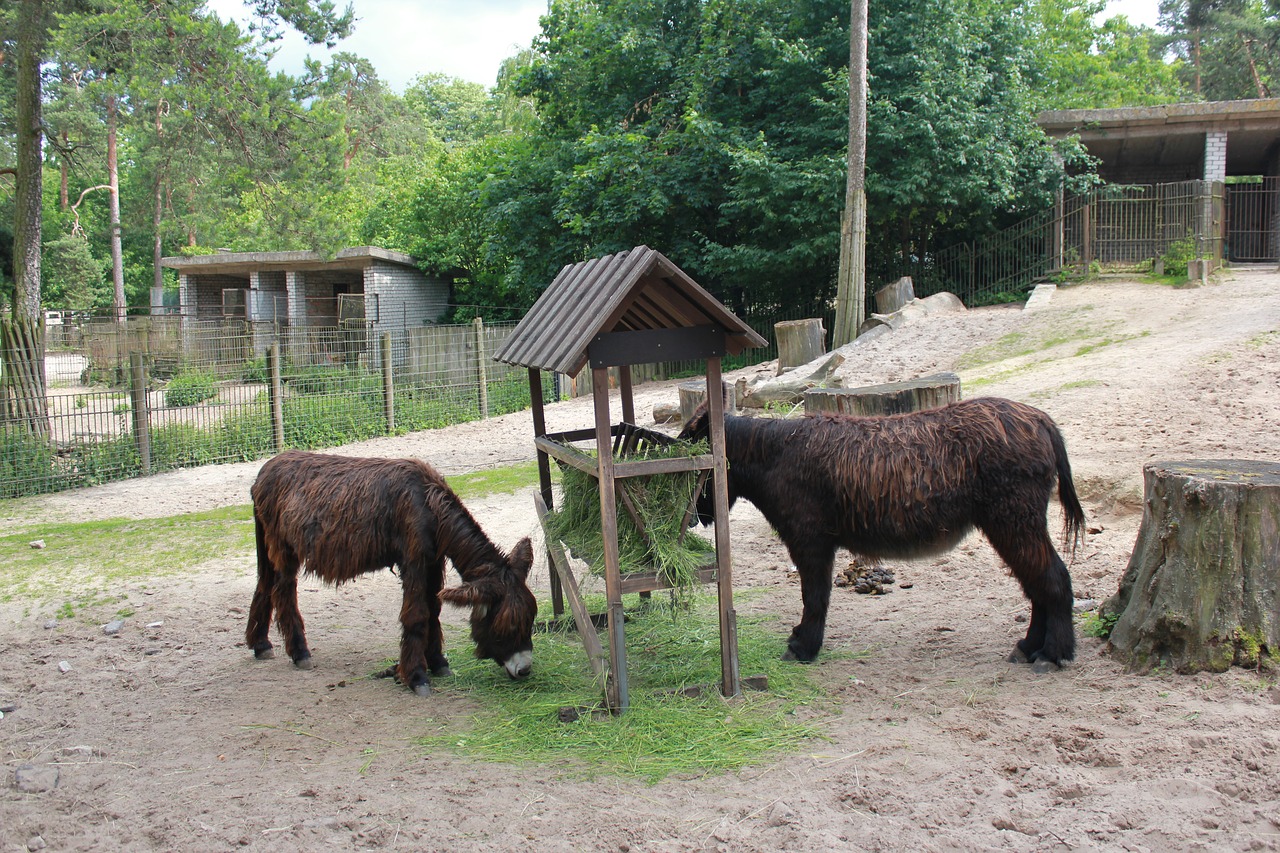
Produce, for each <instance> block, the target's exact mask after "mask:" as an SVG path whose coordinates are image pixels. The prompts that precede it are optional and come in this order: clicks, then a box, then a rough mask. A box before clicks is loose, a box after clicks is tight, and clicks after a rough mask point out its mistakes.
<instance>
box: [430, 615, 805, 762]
mask: <svg viewBox="0 0 1280 853" xmlns="http://www.w3.org/2000/svg"><path fill="white" fill-rule="evenodd" d="M627 598H628V603H629V608H628V614H629V619H628V621H627V625H626V640H627V650H628V667H627V676H628V684H629V687H630V699H631V707H630V709H629V710H628V711H627V712H626V713H625V714H622V715H621V716H618V717H611V716H609V715H608V714H591V713H585V712H584V713H582V714H581V716H579V718H578V719H577V720H576V721H574V722H569V723H562V722H560V721H559V717H558V711H559V709H560V708H561V707H565V706H573V707H583V706H587V707H591V706H594V707H597V708H598V707H599V706H600V704H601V703H602V701H603V698H602V695H601V691H600V689H599V687H598V686H597V685H596V684H595V683H594V680H593V677H592V674H591V670H590V667H589V666H588V665H587V659H586V655H585V653H584V652H583V650H582V643H581V641H580V640H579V638H578V635H577V634H576V632H567V633H566V632H555V633H542V634H537V635H535V636H534V653H533V656H534V663H533V666H534V674H533V676H532V677H531V678H530V679H529V680H528V681H524V682H512V681H509V680H508V679H507V677H506V675H505V674H503V672H502V671H501V669H500V668H499V667H497V666H495V665H494V663H493V662H492V661H477V660H475V659H474V658H469V657H468V656H466V655H464V654H460V653H459V650H461V649H463V648H466V647H467V646H469V645H470V643H469V641H467V640H465V639H463V638H456V639H454V640H453V641H452V645H453V648H454V649H455V652H454V654H453V655H452V666H453V670H454V673H455V674H454V676H453V677H452V678H448V679H440V680H438V681H437V682H436V688H437V689H439V690H447V691H451V692H461V693H466V694H470V696H471V697H472V698H473V699H474V700H475V702H476V703H477V704H478V705H479V706H480V710H479V711H478V712H477V713H476V714H475V715H474V716H472V717H471V718H470V719H469V720H456V721H450V722H447V723H446V724H445V727H444V728H443V729H442V730H441V731H440V732H439V733H437V734H434V735H430V736H428V737H425V738H422V739H421V740H420V741H419V743H420V744H421V746H422V747H423V748H424V749H427V750H429V751H438V750H441V749H447V750H451V751H454V752H457V753H459V754H462V755H466V756H468V757H471V758H475V759H479V760H484V761H502V762H511V763H517V764H539V765H543V766H545V767H547V768H548V769H549V770H550V771H551V772H558V773H562V774H567V775H570V776H581V777H592V776H596V775H600V774H609V775H618V776H628V777H636V778H640V779H644V780H646V781H648V782H658V781H660V780H661V779H663V778H665V777H667V776H670V775H680V776H687V775H701V774H707V773H723V772H728V771H733V770H738V769H741V768H743V767H747V766H750V765H753V764H758V763H760V762H761V761H763V760H765V759H767V758H770V757H772V756H776V755H778V754H781V753H786V752H794V751H795V750H798V749H800V748H802V747H803V745H804V744H806V743H807V742H809V741H812V740H814V739H817V738H820V737H822V734H821V732H820V730H819V728H818V727H817V726H815V725H814V724H813V723H811V722H808V721H807V720H806V719H805V718H808V717H811V716H812V713H804V712H805V711H809V710H810V708H811V706H818V705H821V704H822V703H823V702H824V701H825V695H824V693H823V692H822V690H821V689H820V688H819V687H818V686H817V685H816V684H815V682H814V681H813V680H812V673H814V672H815V670H816V667H808V666H804V665H797V664H795V663H793V662H784V661H781V660H779V653H780V651H781V649H782V647H783V640H782V636H783V635H782V634H781V633H780V631H779V630H778V629H777V627H776V625H775V624H774V622H775V621H776V620H772V619H770V620H766V619H758V618H742V617H740V618H739V621H738V655H739V666H740V669H741V672H742V673H743V674H744V675H756V674H764V675H767V676H768V679H769V689H768V690H767V691H763V692H750V691H748V692H746V693H744V695H743V696H742V697H739V698H734V699H732V700H726V699H724V698H723V697H721V696H720V695H719V692H718V690H716V689H711V690H704V691H702V694H701V695H700V696H698V697H697V698H690V697H688V696H685V695H683V694H680V693H676V692H672V691H677V690H680V689H682V688H685V687H688V686H691V685H700V686H705V685H710V684H718V683H719V680H720V637H719V627H718V622H717V612H716V608H715V604H714V597H713V596H710V595H706V596H699V598H700V599H705V600H703V601H700V602H699V603H698V605H697V606H695V607H694V609H693V610H691V611H683V610H682V611H679V612H677V613H676V614H675V615H674V616H673V614H672V611H670V610H669V609H665V608H663V607H659V606H650V607H648V608H642V607H639V606H630V605H632V604H634V602H631V599H632V598H633V597H631V596H628V597H627ZM636 601H639V599H636ZM593 609H595V608H593ZM464 658H466V659H464Z"/></svg>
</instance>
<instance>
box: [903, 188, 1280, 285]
mask: <svg viewBox="0 0 1280 853" xmlns="http://www.w3.org/2000/svg"><path fill="white" fill-rule="evenodd" d="M1224 194H1225V190H1224V186H1223V184H1222V183H1220V182H1213V181H1182V182H1179V183H1171V184H1151V185H1134V186H1107V187H1102V188H1099V189H1097V190H1095V191H1093V192H1090V193H1087V194H1081V195H1075V196H1071V197H1068V198H1065V199H1063V200H1061V201H1060V202H1059V203H1057V204H1056V205H1054V207H1052V208H1050V209H1048V210H1044V211H1041V212H1039V213H1036V214H1034V215H1032V216H1030V217H1028V218H1027V219H1025V220H1023V221H1022V222H1019V223H1018V224H1016V225H1014V226H1012V227H1010V228H1007V229H1005V230H1004V231H1001V232H1000V233H998V234H994V235H992V236H990V237H987V238H985V239H982V240H976V241H973V242H968V243H960V244H958V245H955V246H950V247H948V248H946V249H943V250H940V251H938V252H934V253H929V254H926V255H924V256H922V257H918V258H912V259H909V261H907V262H906V263H904V264H903V266H902V273H901V274H903V275H910V276H912V280H913V283H914V285H915V291H916V293H917V294H920V295H927V294H930V293H936V292H938V291H942V290H948V291H951V292H952V293H955V294H956V295H957V296H959V297H960V299H961V300H962V301H963V302H964V303H965V304H966V305H982V304H987V303H990V302H996V301H1002V299H1003V298H1005V297H1020V296H1022V295H1024V294H1025V293H1026V292H1027V291H1028V290H1030V289H1031V287H1033V286H1034V285H1035V284H1036V283H1037V282H1040V281H1046V280H1049V279H1052V278H1053V277H1055V276H1069V275H1073V274H1082V273H1087V272H1089V271H1091V270H1093V269H1095V268H1111V269H1124V268H1136V267H1139V266H1140V265H1144V264H1149V263H1151V262H1153V261H1155V260H1156V259H1159V258H1161V257H1163V256H1164V255H1166V254H1169V253H1171V252H1175V253H1180V254H1184V255H1190V256H1194V257H1198V258H1208V259H1210V260H1211V261H1212V262H1214V263H1217V262H1220V261H1221V260H1222V259H1223V257H1224V244H1225V237H1224V235H1225V234H1226V233H1227V230H1226V228H1227V226H1226V210H1225V209H1224V197H1225V195H1224ZM1271 203H1272V204H1274V202H1271ZM1245 204H1246V203H1245V202H1240V203H1239V204H1238V207H1239V208H1240V209H1242V210H1243V209H1244V208H1245ZM1255 204H1256V206H1257V208H1258V210H1259V212H1258V213H1255V214H1252V216H1251V217H1250V218H1251V219H1262V218H1265V217H1266V216H1268V215H1270V216H1271V218H1272V219H1273V220H1274V219H1275V214H1274V213H1270V214H1268V213H1267V212H1265V211H1262V202H1257V203H1255ZM1250 209H1251V210H1252V208H1250ZM1267 210H1268V211H1269V210H1270V208H1268V209H1267ZM1275 224H1280V223H1275ZM1274 228H1275V225H1273V229H1272V232H1271V234H1273V235H1274V233H1275V230H1274Z"/></svg>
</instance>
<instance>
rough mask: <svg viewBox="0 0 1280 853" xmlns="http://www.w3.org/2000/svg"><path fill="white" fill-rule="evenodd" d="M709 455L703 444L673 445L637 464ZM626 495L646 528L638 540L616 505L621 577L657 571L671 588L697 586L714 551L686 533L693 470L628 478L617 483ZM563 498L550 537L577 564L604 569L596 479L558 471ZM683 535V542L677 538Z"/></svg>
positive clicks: (646, 455) (623, 510) (619, 503)
mask: <svg viewBox="0 0 1280 853" xmlns="http://www.w3.org/2000/svg"><path fill="white" fill-rule="evenodd" d="M706 452H707V445H706V443H705V442H699V443H695V444H676V445H670V446H667V447H659V448H653V449H650V450H648V451H646V452H645V453H644V454H642V455H635V456H630V457H627V460H628V461H635V460H638V459H665V458H672V457H685V456H698V455H701V454H704V453H706ZM618 482H619V483H620V484H623V487H624V488H626V489H627V490H628V493H629V494H630V496H631V499H632V503H633V504H634V505H635V507H636V511H637V513H638V514H639V516H640V519H641V521H642V522H643V523H644V529H645V533H646V534H647V541H646V536H642V535H641V533H640V529H639V528H638V527H637V526H636V524H635V521H634V520H633V519H632V517H631V514H630V513H629V512H628V511H627V509H626V507H625V505H624V504H623V502H622V500H621V499H618V501H617V514H618V554H619V557H618V562H619V568H620V571H621V572H622V573H623V574H628V573H631V572H650V571H657V572H659V573H660V574H661V576H662V577H663V579H664V580H666V582H667V583H669V584H670V585H671V586H672V587H673V588H674V589H677V590H689V589H691V588H693V587H695V586H697V573H698V570H699V569H700V568H702V567H703V566H705V565H707V564H708V563H709V562H711V560H712V555H713V554H714V552H715V548H714V546H713V545H712V544H711V543H710V542H708V541H707V540H706V539H703V538H702V537H701V536H697V535H695V534H694V533H693V532H691V531H689V532H684V528H683V527H682V522H683V520H684V513H685V510H686V509H687V507H688V506H689V500H690V498H691V497H692V496H693V489H694V486H696V485H697V482H698V472H697V471H681V472H679V473H676V474H656V475H653V476H650V477H627V478H625V479H624V480H619V481H618ZM560 487H561V499H560V505H559V507H557V509H556V511H555V512H553V513H551V515H550V516H549V518H548V527H549V528H550V531H551V533H552V535H554V536H555V537H556V538H558V539H559V540H560V541H561V542H563V543H564V544H565V546H566V547H568V549H569V551H570V552H571V553H572V554H573V555H574V556H575V557H577V558H578V559H580V560H583V561H585V562H587V563H588V564H589V565H590V566H591V569H592V571H594V572H597V573H599V572H603V570H604V538H603V536H602V534H601V531H602V530H603V527H602V525H601V518H600V491H599V486H598V484H597V482H596V479H595V478H594V477H592V476H591V475H589V474H585V473H583V472H582V471H579V470H577V469H576V468H572V467H567V468H565V469H564V470H563V471H562V472H561V478H560ZM682 532H684V536H683V537H682V536H681V535H680V534H681V533H682Z"/></svg>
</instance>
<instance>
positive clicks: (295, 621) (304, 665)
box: [271, 554, 312, 669]
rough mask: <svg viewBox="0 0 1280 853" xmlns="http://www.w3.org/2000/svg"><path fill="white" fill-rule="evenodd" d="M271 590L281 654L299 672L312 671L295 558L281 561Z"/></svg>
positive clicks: (293, 556)
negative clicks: (280, 642) (281, 647)
mask: <svg viewBox="0 0 1280 853" xmlns="http://www.w3.org/2000/svg"><path fill="white" fill-rule="evenodd" d="M281 562H282V563H283V565H281V566H280V568H279V570H278V571H277V572H276V577H275V583H274V584H273V585H272V587H271V603H272V604H273V605H274V606H275V610H276V624H277V625H279V626H280V635H281V636H282V637H284V650H285V651H286V652H288V653H289V659H290V660H292V661H293V665H294V666H296V667H297V668H298V669H311V667H312V663H311V649H309V648H307V635H306V633H305V625H304V624H303V621H302V613H301V612H300V611H299V610H298V569H299V562H298V558H297V556H296V555H293V554H288V555H286V556H285V557H284V559H283V560H282V561H281Z"/></svg>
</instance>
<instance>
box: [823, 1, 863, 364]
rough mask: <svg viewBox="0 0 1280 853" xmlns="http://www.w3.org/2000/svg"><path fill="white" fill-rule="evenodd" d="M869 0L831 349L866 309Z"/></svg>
mask: <svg viewBox="0 0 1280 853" xmlns="http://www.w3.org/2000/svg"><path fill="white" fill-rule="evenodd" d="M866 173H867V0H852V2H851V3H850V12H849V155H848V171H847V177H846V179H845V192H844V215H843V218H842V222H841V225H840V267H839V271H838V272H837V273H836V317H835V328H834V330H833V331H832V341H831V346H832V348H833V349H834V348H836V347H840V346H843V345H845V344H847V343H849V342H850V341H852V340H853V339H854V338H856V337H857V336H858V327H859V326H861V325H862V321H863V320H864V319H865V317H866V310H867V307H866V306H867V263H866V260H867V193H866Z"/></svg>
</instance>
